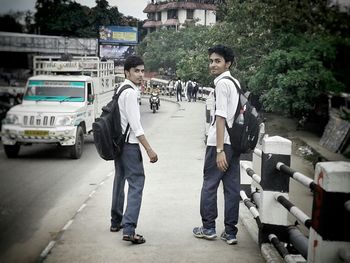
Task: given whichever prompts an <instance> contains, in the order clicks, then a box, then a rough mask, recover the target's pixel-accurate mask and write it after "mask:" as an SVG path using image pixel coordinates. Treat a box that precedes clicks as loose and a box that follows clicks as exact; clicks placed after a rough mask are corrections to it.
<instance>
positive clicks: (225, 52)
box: [208, 45, 235, 66]
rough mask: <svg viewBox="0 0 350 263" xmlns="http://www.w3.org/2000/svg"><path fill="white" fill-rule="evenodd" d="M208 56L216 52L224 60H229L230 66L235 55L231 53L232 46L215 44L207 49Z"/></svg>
mask: <svg viewBox="0 0 350 263" xmlns="http://www.w3.org/2000/svg"><path fill="white" fill-rule="evenodd" d="M208 53H209V56H210V55H211V54H213V53H216V54H218V55H220V56H222V57H223V58H224V59H225V61H226V62H231V66H232V64H233V62H234V60H235V55H234V53H233V50H232V48H230V47H227V46H224V45H216V46H214V47H211V48H209V49H208Z"/></svg>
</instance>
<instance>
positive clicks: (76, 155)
mask: <svg viewBox="0 0 350 263" xmlns="http://www.w3.org/2000/svg"><path fill="white" fill-rule="evenodd" d="M83 147H84V132H83V129H82V128H81V127H80V126H78V128H77V135H76V139H75V144H74V145H72V146H70V157H71V158H72V159H80V157H81V155H82V154H83Z"/></svg>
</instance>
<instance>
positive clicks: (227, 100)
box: [207, 71, 241, 146]
mask: <svg viewBox="0 0 350 263" xmlns="http://www.w3.org/2000/svg"><path fill="white" fill-rule="evenodd" d="M223 77H230V78H232V79H234V80H235V82H236V84H237V85H238V87H239V88H241V85H240V84H239V81H238V80H237V79H235V78H234V77H232V76H231V74H230V71H225V72H223V73H221V74H220V75H219V76H218V77H216V78H215V79H214V85H215V97H216V98H215V100H213V103H214V105H213V106H214V109H215V112H214V116H212V120H213V121H212V123H211V124H210V127H209V130H208V138H207V145H208V146H216V122H214V120H215V116H220V117H223V118H225V119H226V121H227V124H228V125H229V126H230V127H231V126H232V123H233V119H234V116H235V113H236V109H237V106H238V99H239V93H238V91H237V89H236V87H235V85H234V84H233V82H232V81H231V80H229V79H222V78H223ZM224 144H230V145H231V143H230V137H229V135H228V132H227V129H226V127H225V135H224Z"/></svg>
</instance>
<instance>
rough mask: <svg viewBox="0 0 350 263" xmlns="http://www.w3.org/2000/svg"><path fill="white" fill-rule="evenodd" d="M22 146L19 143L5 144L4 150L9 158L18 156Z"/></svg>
mask: <svg viewBox="0 0 350 263" xmlns="http://www.w3.org/2000/svg"><path fill="white" fill-rule="evenodd" d="M20 148H21V146H20V145H19V144H15V145H4V150H5V154H6V156H7V158H16V157H17V156H18V152H19V150H20Z"/></svg>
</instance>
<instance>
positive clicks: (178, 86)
mask: <svg viewBox="0 0 350 263" xmlns="http://www.w3.org/2000/svg"><path fill="white" fill-rule="evenodd" d="M175 89H176V100H177V101H182V83H181V79H180V78H178V79H177V81H176V83H175Z"/></svg>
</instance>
